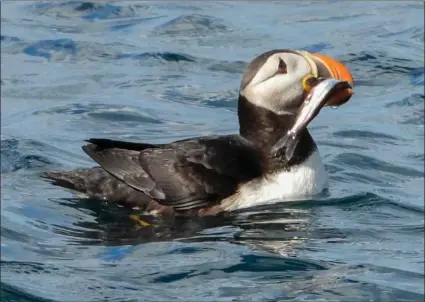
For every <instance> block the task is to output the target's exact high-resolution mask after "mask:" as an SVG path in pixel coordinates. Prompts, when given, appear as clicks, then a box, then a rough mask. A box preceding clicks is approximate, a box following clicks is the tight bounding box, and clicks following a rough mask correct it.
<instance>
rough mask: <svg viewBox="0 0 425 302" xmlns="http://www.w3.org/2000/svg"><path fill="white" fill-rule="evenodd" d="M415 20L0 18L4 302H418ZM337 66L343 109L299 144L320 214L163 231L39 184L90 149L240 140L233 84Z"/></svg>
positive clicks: (405, 10) (346, 16)
mask: <svg viewBox="0 0 425 302" xmlns="http://www.w3.org/2000/svg"><path fill="white" fill-rule="evenodd" d="M423 13H424V3H423V2H415V3H413V2H407V1H400V2H393V1H388V2H370V1H364V2H363V1H358V2H346V1H330V2H306V1H300V2H293V3H290V2H286V1H281V2H275V3H272V2H219V3H213V2H181V3H179V2H169V3H167V2H162V1H159V2H153V1H152V2H115V3H111V4H106V3H89V2H78V1H73V2H53V1H52V2H48V1H46V2H44V3H35V2H26V1H21V2H16V3H14V2H8V3H3V2H2V4H1V63H2V64H1V93H2V99H1V101H2V104H1V123H2V134H1V173H2V174H1V177H2V182H1V284H2V291H1V294H2V301H34V300H36V301H53V300H54V301H74V302H75V301H287V300H288V301H305V300H312V301H423V299H424V254H423V253H424V217H423V215H424V204H423V198H424V185H423V182H424V150H423V144H424V19H423V18H424V17H423ZM274 48H295V49H306V50H309V51H314V52H323V53H326V54H328V55H331V56H333V57H336V58H338V59H340V60H341V61H342V62H344V63H345V64H346V65H347V66H348V67H349V68H350V70H351V71H352V72H353V74H354V77H355V78H356V80H357V85H356V86H355V89H356V95H355V96H354V97H353V98H352V100H351V101H350V102H349V103H348V104H346V105H344V106H343V107H342V108H340V109H338V110H332V109H327V110H323V111H322V112H321V114H320V116H319V117H318V118H317V119H316V120H315V121H314V122H313V124H312V126H311V127H310V128H311V133H312V135H313V136H314V138H315V140H316V142H317V143H318V145H319V149H320V152H321V154H322V157H323V160H324V162H325V163H326V167H327V169H328V171H329V173H330V179H331V181H330V185H331V188H330V192H329V196H326V197H323V198H321V199H318V200H309V201H305V202H300V203H292V204H280V205H273V206H268V207H261V208H256V209H250V210H248V211H244V212H241V213H238V214H237V215H235V216H234V217H231V218H229V219H224V218H220V219H217V218H209V219H191V220H183V219H177V220H167V219H165V220H161V219H158V218H156V219H153V218H151V217H145V218H144V219H145V220H148V221H149V222H151V223H152V224H153V226H152V227H147V228H139V227H138V226H137V225H136V224H135V222H134V221H133V220H131V219H130V218H129V215H130V214H137V211H130V210H126V209H123V208H119V207H116V206H114V205H107V204H105V203H99V202H97V201H92V200H84V199H83V200H79V199H77V198H76V196H75V195H73V194H72V193H71V192H69V191H66V190H64V189H61V188H58V187H53V186H51V185H50V184H48V183H46V182H44V181H42V180H41V179H40V178H39V176H38V175H39V173H40V172H41V171H46V170H60V169H63V170H67V169H73V168H76V167H89V166H91V165H93V162H92V161H91V160H90V159H89V158H88V157H87V156H86V155H85V154H84V153H83V152H82V150H81V149H80V146H81V145H82V141H83V140H84V139H87V138H90V137H107V138H115V139H123V140H134V141H149V142H153V143H160V142H168V141H171V140H176V139H181V138H186V137H191V136H199V135H206V134H227V133H234V132H237V130H238V125H237V119H236V99H237V94H238V87H239V81H240V78H241V72H242V71H243V68H244V66H245V65H246V63H247V62H249V61H250V60H251V59H252V58H253V57H254V56H255V55H257V54H259V53H261V52H263V51H266V50H270V49H274Z"/></svg>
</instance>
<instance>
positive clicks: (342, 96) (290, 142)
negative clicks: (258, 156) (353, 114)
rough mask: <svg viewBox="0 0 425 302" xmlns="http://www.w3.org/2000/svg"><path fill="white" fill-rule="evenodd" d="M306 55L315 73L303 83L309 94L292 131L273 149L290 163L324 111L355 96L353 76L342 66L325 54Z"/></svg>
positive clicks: (273, 151)
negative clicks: (302, 138) (303, 134)
mask: <svg viewBox="0 0 425 302" xmlns="http://www.w3.org/2000/svg"><path fill="white" fill-rule="evenodd" d="M303 55H304V56H305V57H306V58H308V61H309V64H310V66H311V67H312V73H313V75H312V76H311V77H309V78H308V79H306V80H305V83H303V86H304V87H305V89H306V91H307V92H308V94H307V96H306V98H305V99H304V101H303V103H302V105H301V107H300V108H299V109H298V112H297V116H296V118H295V122H294V125H293V126H292V128H291V129H290V130H289V131H288V132H287V133H286V135H285V136H284V137H282V138H281V139H280V140H278V141H277V142H276V143H275V145H274V146H273V147H272V148H271V154H272V156H276V155H278V154H282V153H284V155H285V159H286V160H287V161H288V162H289V161H290V160H291V158H292V156H293V154H294V151H295V148H296V146H297V144H298V141H299V139H298V135H299V134H300V133H301V132H302V131H303V130H304V129H305V128H306V127H307V125H308V124H309V123H310V122H311V121H312V120H313V119H314V118H315V117H316V116H317V115H318V113H319V112H320V110H321V109H322V108H323V107H325V106H332V107H337V106H340V105H342V104H345V103H346V102H347V101H348V100H349V99H350V98H351V96H352V95H353V94H354V90H353V88H352V85H353V84H354V79H353V76H352V75H351V73H350V72H349V71H348V69H347V68H346V67H345V66H344V65H343V64H342V63H341V62H339V61H337V60H335V59H333V58H331V57H328V56H325V55H322V54H310V53H308V52H303Z"/></svg>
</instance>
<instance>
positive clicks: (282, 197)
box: [221, 151, 328, 211]
mask: <svg viewBox="0 0 425 302" xmlns="http://www.w3.org/2000/svg"><path fill="white" fill-rule="evenodd" d="M327 186H328V175H327V172H326V169H325V167H324V165H323V163H322V160H321V158H320V154H319V152H318V151H315V152H313V153H312V154H311V155H310V157H309V158H308V159H307V160H306V161H304V162H303V163H302V164H300V165H298V166H294V167H292V168H291V170H290V171H282V172H277V173H274V174H268V175H265V176H264V177H262V178H259V179H254V180H252V181H250V182H248V183H245V184H243V185H241V186H240V187H239V189H238V192H237V193H236V194H234V195H232V196H229V197H227V198H226V199H224V200H223V201H222V203H221V204H222V206H223V207H224V208H225V210H226V211H232V210H237V209H242V208H248V207H252V206H256V205H262V204H268V203H276V202H278V201H294V200H304V199H307V198H309V197H312V196H314V195H316V194H319V193H320V192H322V191H323V190H324V189H326V188H327Z"/></svg>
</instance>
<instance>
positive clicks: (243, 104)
mask: <svg viewBox="0 0 425 302" xmlns="http://www.w3.org/2000/svg"><path fill="white" fill-rule="evenodd" d="M238 116H239V133H240V135H241V136H243V137H244V138H246V139H247V140H249V141H251V142H252V143H253V144H254V145H255V146H256V147H257V149H258V150H259V152H260V153H261V155H262V157H263V160H264V161H265V165H266V166H268V165H270V164H272V165H275V164H276V162H278V163H279V165H283V166H292V165H296V164H299V163H301V162H303V161H304V160H306V159H307V158H308V157H309V156H310V154H311V153H312V152H313V151H314V150H316V148H317V147H316V144H315V142H314V140H313V138H312V137H311V135H310V133H309V132H308V130H307V129H305V130H304V131H303V132H302V133H301V134H300V136H299V137H300V140H299V143H298V145H297V147H296V149H295V152H294V157H293V159H291V161H290V162H289V163H287V162H286V161H285V159H284V158H272V157H271V156H270V149H271V148H272V147H273V145H274V144H275V143H276V142H277V141H278V140H279V139H281V138H282V137H283V136H284V135H285V134H286V133H287V132H288V130H289V129H290V128H291V127H292V126H293V125H294V122H295V115H294V114H284V115H279V114H277V113H275V112H273V111H271V110H268V109H265V108H263V107H260V106H257V105H255V104H253V103H251V102H249V101H248V100H247V99H246V98H245V97H244V96H242V95H239V100H238Z"/></svg>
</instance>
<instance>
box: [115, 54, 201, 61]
mask: <svg viewBox="0 0 425 302" xmlns="http://www.w3.org/2000/svg"><path fill="white" fill-rule="evenodd" d="M116 59H118V60H120V59H132V60H139V61H140V60H151V59H154V60H157V61H165V62H181V61H184V62H195V61H196V60H195V58H194V57H192V56H189V55H185V54H179V53H172V52H146V53H141V54H122V55H118V56H117V57H116Z"/></svg>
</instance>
